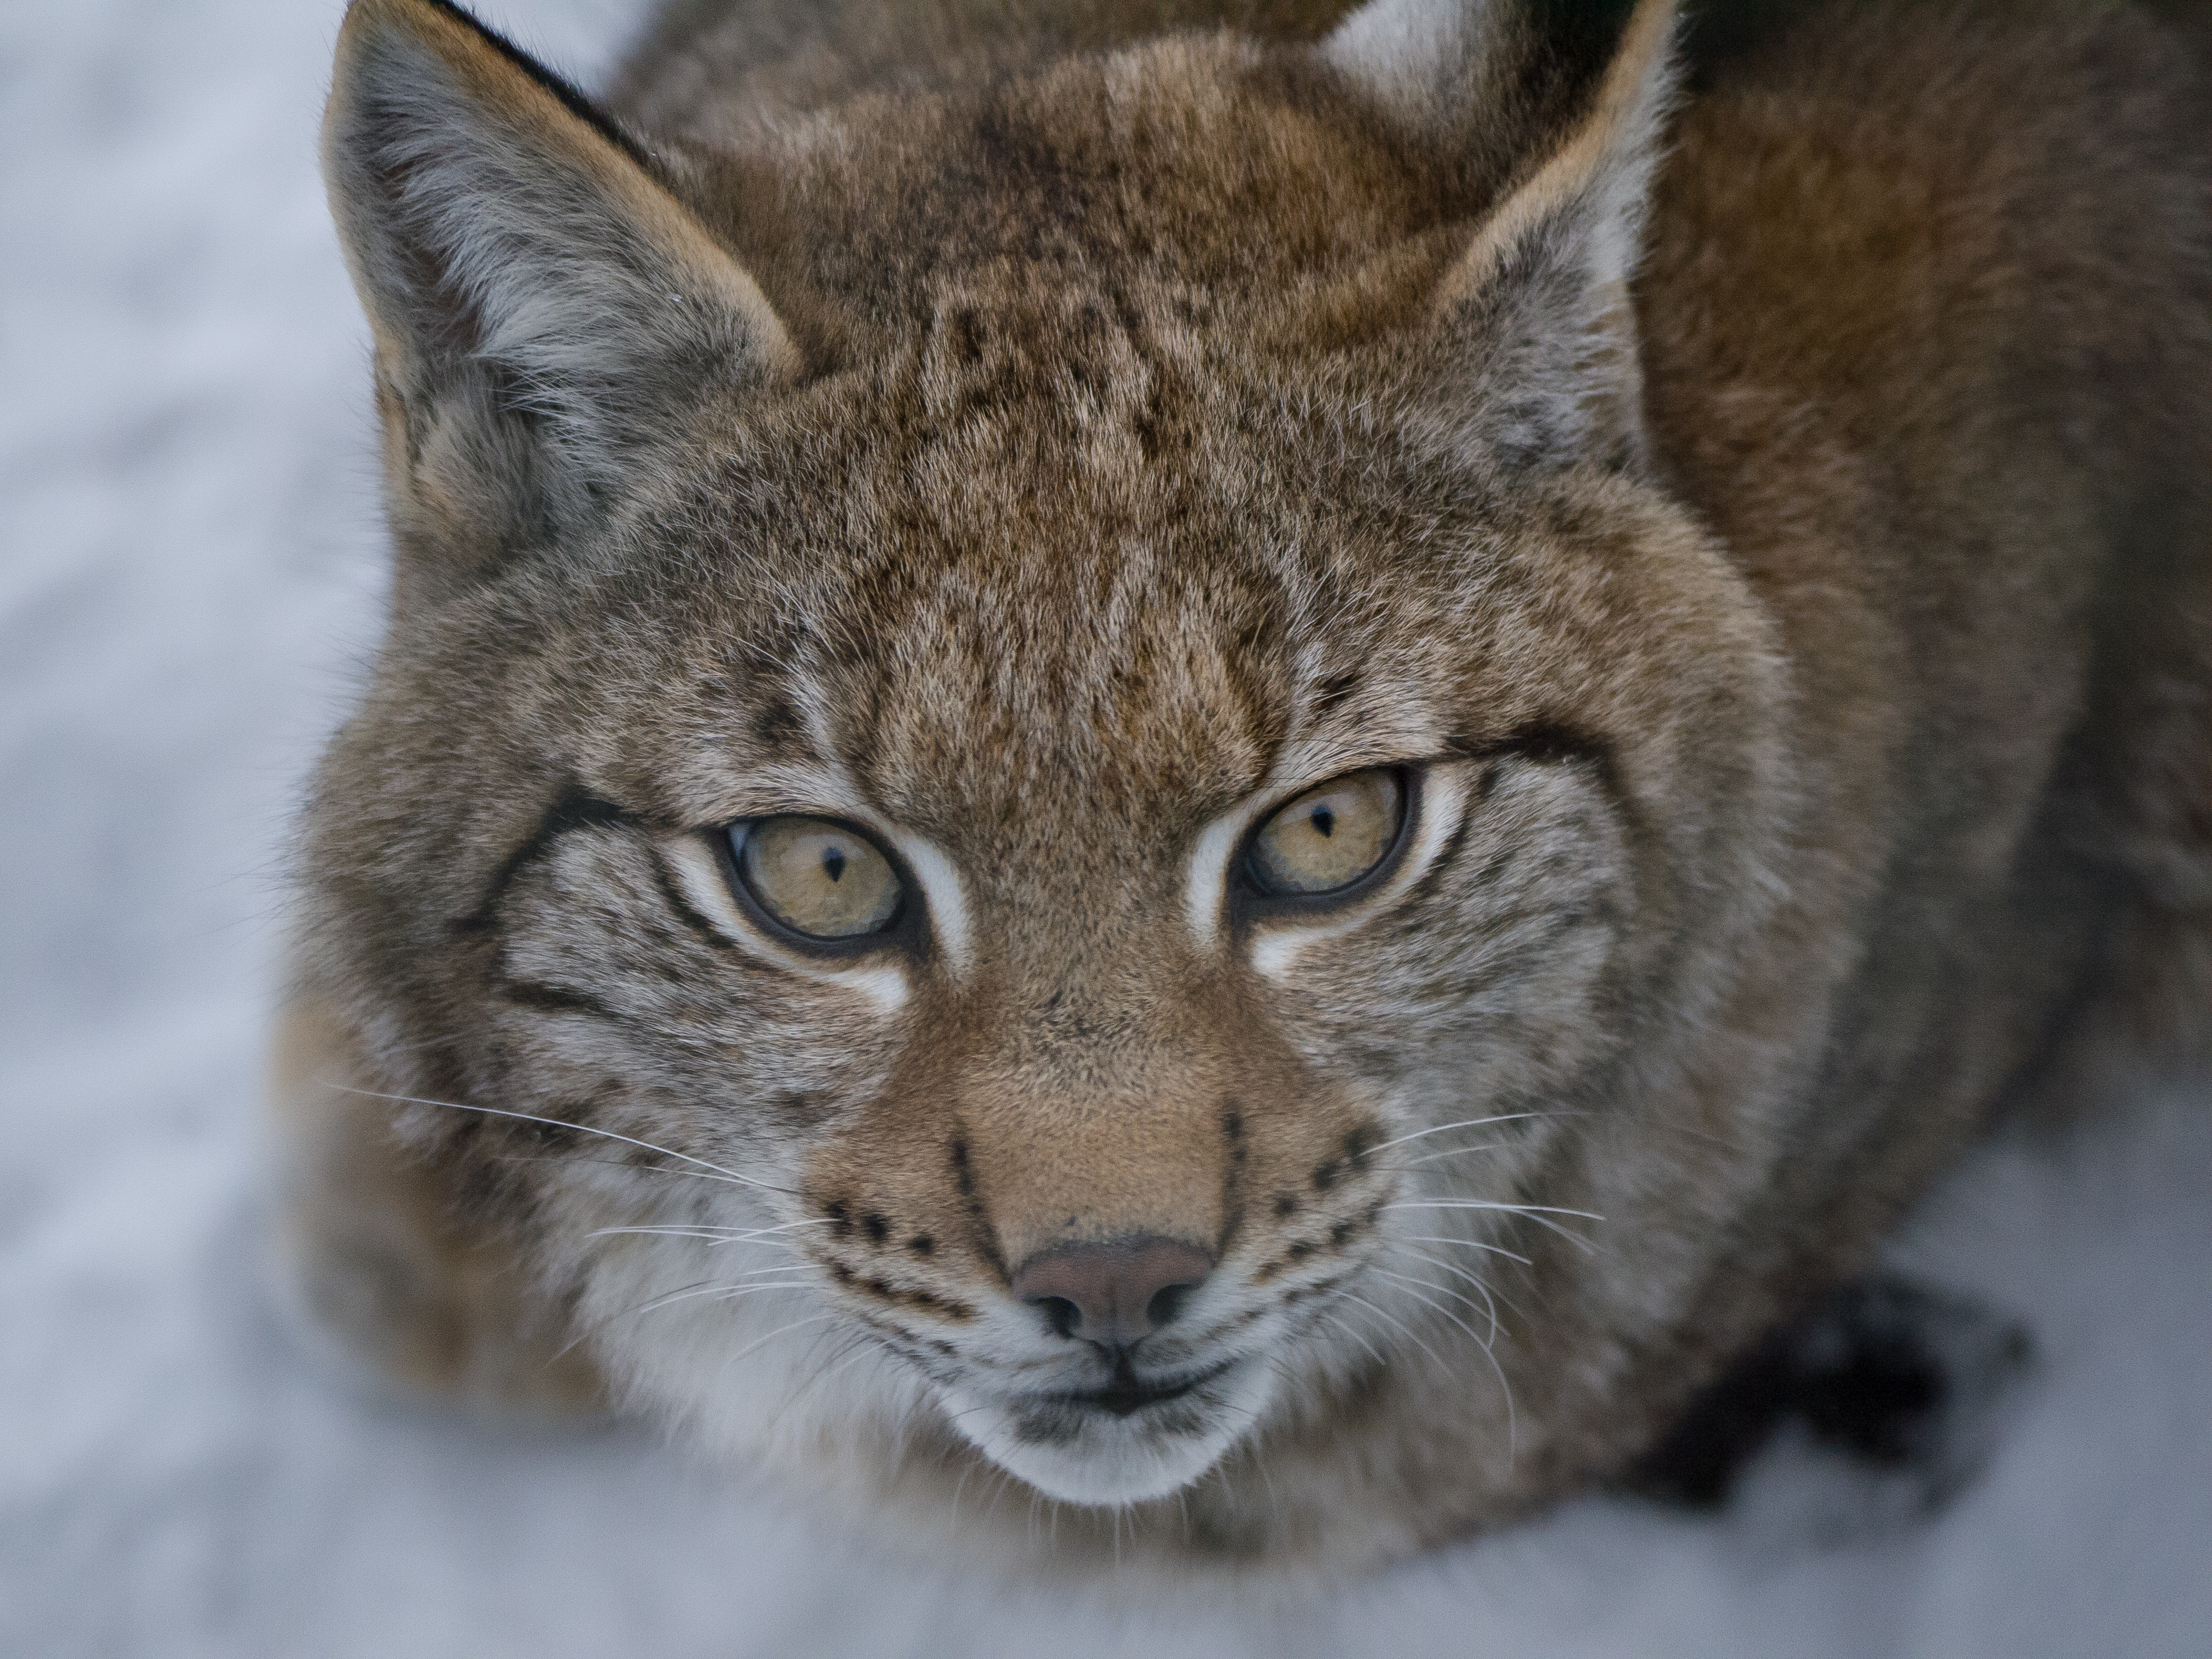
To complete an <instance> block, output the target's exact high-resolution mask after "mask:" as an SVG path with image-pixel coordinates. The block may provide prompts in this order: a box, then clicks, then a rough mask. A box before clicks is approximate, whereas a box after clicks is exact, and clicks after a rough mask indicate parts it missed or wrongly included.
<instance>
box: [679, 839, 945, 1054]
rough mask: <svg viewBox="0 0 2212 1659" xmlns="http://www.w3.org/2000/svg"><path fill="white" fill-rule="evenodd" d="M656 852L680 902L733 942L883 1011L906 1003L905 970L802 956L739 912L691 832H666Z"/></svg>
mask: <svg viewBox="0 0 2212 1659" xmlns="http://www.w3.org/2000/svg"><path fill="white" fill-rule="evenodd" d="M661 852H662V854H664V855H665V857H666V858H667V860H668V867H669V870H670V872H671V873H672V874H673V875H674V876H675V878H676V884H677V887H678V890H680V891H681V892H682V893H683V895H684V901H685V902H687V903H688V904H690V906H691V908H693V909H695V910H696V911H697V912H698V913H699V914H700V915H702V916H704V917H706V918H707V920H708V921H711V922H713V923H714V926H715V927H716V928H717V929H718V930H720V932H721V933H724V934H726V935H727V936H728V938H729V939H730V942H731V943H732V944H733V945H742V946H744V948H745V949H746V950H748V951H751V952H752V953H753V954H754V955H755V956H757V957H763V958H764V959H766V960H767V961H769V962H773V963H775V964H776V966H778V967H779V968H781V969H784V970H785V971H787V972H788V973H792V974H795V975H798V976H799V978H801V979H810V980H812V981H815V982H816V983H817V984H822V985H835V986H838V987H841V988H842V989H845V990H848V991H852V992H854V993H856V994H859V995H860V996H864V997H866V999H867V1000H869V1001H870V1002H872V1003H873V1004H874V1005H875V1006H876V1007H877V1008H878V1010H880V1011H881V1012H884V1013H886V1014H889V1013H896V1012H897V1011H898V1010H899V1009H900V1008H901V1007H902V1006H905V1003H906V1000H907V994H908V989H909V987H908V984H907V976H906V975H905V973H904V972H903V971H902V969H897V968H895V967H893V966H891V965H890V963H880V962H871V963H854V965H853V966H851V967H849V968H839V967H835V966H833V965H831V964H829V963H823V962H817V961H815V960H813V959H811V958H810V957H805V956H802V955H801V954H800V953H799V952H798V951H794V950H793V949H792V948H791V947H790V946H789V945H784V944H782V943H781V942H780V941H779V940H776V939H770V938H769V936H768V935H767V934H766V933H763V931H762V930H761V928H760V927H759V926H758V925H757V923H755V922H754V921H753V919H752V918H751V917H750V916H748V915H746V914H745V913H744V908H743V907H742V906H741V905H739V904H738V901H737V898H736V896H734V895H733V894H732V892H731V891H730V884H729V882H728V880H727V878H725V877H724V875H723V874H722V868H721V865H720V862H719V860H716V859H715V857H714V854H713V853H711V852H709V851H708V848H706V846H705V845H704V844H703V843H702V842H701V841H700V839H699V838H698V837H697V836H670V837H669V838H668V839H667V840H665V841H664V842H662V843H661Z"/></svg>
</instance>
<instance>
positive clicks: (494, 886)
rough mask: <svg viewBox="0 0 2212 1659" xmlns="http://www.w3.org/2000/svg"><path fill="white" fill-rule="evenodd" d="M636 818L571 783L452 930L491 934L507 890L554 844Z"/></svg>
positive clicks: (465, 932) (626, 822) (509, 856)
mask: <svg viewBox="0 0 2212 1659" xmlns="http://www.w3.org/2000/svg"><path fill="white" fill-rule="evenodd" d="M636 821H637V820H636V818H635V816H634V815H633V814H631V813H629V812H628V811H624V810H623V808H621V807H619V806H617V805H615V804H614V803H613V802H612V801H610V800H603V799H600V798H599V796H597V795H594V794H592V793H591V792H590V791H588V790H586V789H585V788H584V787H582V786H581V785H580V784H575V783H571V784H570V785H569V786H568V787H567V788H565V789H563V790H562V792H561V793H560V794H559V796H557V797H556V799H555V800H554V802H553V804H552V805H550V806H549V807H547V808H546V809H545V815H544V817H541V818H540V819H538V827H537V828H536V829H532V831H531V832H530V835H529V836H528V837H527V838H526V840H525V841H524V842H522V844H521V845H520V847H517V848H515V849H514V850H513V852H511V853H509V854H507V857H506V858H505V859H504V860H501V864H500V866H499V869H498V871H497V872H495V874H494V875H493V877H492V878H491V882H490V884H489V886H488V887H486V889H485V890H484V896H483V898H482V899H481V900H480V901H479V902H477V907H476V908H475V909H473V910H471V911H470V912H469V913H468V915H465V916H462V917H459V919H457V920H456V921H453V922H452V923H451V924H449V925H450V927H451V928H452V931H453V932H454V933H459V934H464V935H465V934H470V933H489V931H490V930H491V928H492V927H493V925H494V923H495V922H496V921H498V919H499V907H500V905H501V903H502V902H504V901H505V899H506V897H507V889H508V888H510V887H512V886H513V884H514V881H515V878H516V877H518V876H520V874H521V873H522V872H524V871H525V870H526V869H528V868H529V867H530V866H532V865H533V864H535V863H536V862H537V861H538V860H539V859H541V858H544V856H545V854H546V853H547V852H548V851H550V849H551V848H552V846H553V844H554V843H555V842H557V841H559V840H560V839H561V837H562V836H565V835H568V833H569V832H570V831H572V830H575V829H598V828H603V827H605V826H609V825H620V824H630V823H635V822H636Z"/></svg>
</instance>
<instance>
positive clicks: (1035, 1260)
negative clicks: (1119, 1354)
mask: <svg viewBox="0 0 2212 1659" xmlns="http://www.w3.org/2000/svg"><path fill="white" fill-rule="evenodd" d="M1212 1267H1213V1258H1212V1256H1210V1255H1207V1254H1206V1252H1205V1251H1204V1250H1201V1249H1198V1248H1196V1247H1195V1246H1194V1245H1190V1244H1184V1243H1178V1242H1177V1241H1176V1240H1175V1239H1172V1238H1160V1237H1150V1236H1148V1237H1138V1238H1130V1239H1123V1240H1121V1241H1120V1242H1118V1243H1112V1244H1066V1245H1062V1246H1061V1247H1060V1249H1053V1250H1045V1251H1042V1252H1041V1253H1039V1254H1038V1255H1033V1256H1031V1257H1030V1259H1029V1260H1028V1261H1025V1262H1024V1263H1023V1264H1022V1268H1021V1271H1020V1272H1019V1273H1016V1274H1015V1275H1014V1283H1013V1291H1014V1294H1015V1295H1016V1296H1018V1297H1020V1298H1021V1299H1022V1300H1023V1301H1024V1302H1026V1303H1028V1304H1030V1306H1031V1307H1032V1308H1036V1309H1038V1310H1041V1311H1042V1313H1043V1315H1044V1316H1045V1318H1046V1320H1047V1321H1048V1322H1049V1323H1050V1324H1051V1326H1052V1328H1053V1330H1054V1332H1055V1333H1057V1334H1060V1335H1061V1336H1066V1337H1073V1338H1075V1339H1077V1340H1080V1341H1085V1342H1091V1343H1096V1344H1097V1346H1100V1347H1102V1348H1127V1347H1132V1346H1135V1345H1136V1344H1137V1343H1139V1342H1140V1341H1142V1340H1144V1339H1145V1338H1146V1337H1147V1336H1150V1335H1151V1334H1152V1333H1153V1332H1154V1331H1156V1330H1158V1328H1160V1327H1161V1326H1163V1325H1164V1324H1166V1323H1167V1322H1169V1321H1170V1320H1171V1319H1173V1318H1174V1317H1175V1316H1176V1314H1177V1313H1178V1312H1180V1311H1181V1310H1182V1304H1183V1302H1184V1300H1185V1298H1187V1297H1188V1296H1189V1294H1190V1293H1191V1291H1194V1290H1196V1289H1197V1288H1198V1286H1199V1284H1200V1281H1201V1280H1203V1279H1205V1277H1206V1274H1207V1273H1210V1272H1211V1271H1212Z"/></svg>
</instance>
